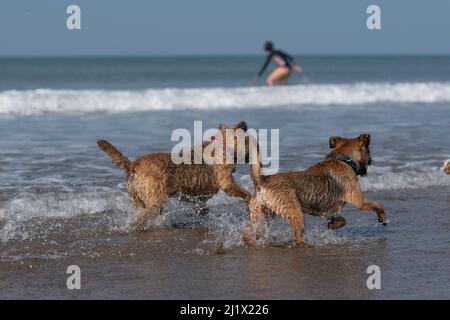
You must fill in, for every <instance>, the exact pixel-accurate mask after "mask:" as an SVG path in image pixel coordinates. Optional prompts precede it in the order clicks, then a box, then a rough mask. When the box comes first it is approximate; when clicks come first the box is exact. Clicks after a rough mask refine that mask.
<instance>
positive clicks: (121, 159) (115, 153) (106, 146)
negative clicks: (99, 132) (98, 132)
mask: <svg viewBox="0 0 450 320" xmlns="http://www.w3.org/2000/svg"><path fill="white" fill-rule="evenodd" d="M97 144H98V146H99V147H100V149H102V150H103V151H105V152H106V153H107V154H108V156H110V157H111V159H112V162H113V163H114V164H115V165H116V166H118V167H119V168H120V169H122V170H123V171H125V172H127V173H128V172H130V171H131V169H132V162H131V161H130V160H129V159H128V158H127V157H125V156H124V155H123V154H122V153H121V152H120V151H119V150H117V149H116V148H115V147H114V146H113V145H112V144H111V143H109V142H108V141H106V140H98V141H97Z"/></svg>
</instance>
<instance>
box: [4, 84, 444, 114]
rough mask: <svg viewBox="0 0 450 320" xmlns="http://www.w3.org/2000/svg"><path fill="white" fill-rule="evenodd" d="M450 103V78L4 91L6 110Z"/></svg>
mask: <svg viewBox="0 0 450 320" xmlns="http://www.w3.org/2000/svg"><path fill="white" fill-rule="evenodd" d="M444 102H450V83H449V82H423V83H355V84H306V85H294V86H288V87H277V88H266V87H241V88H190V89H179V88H168V89H148V90H134V91H130V90H51V89H37V90H24V91H16V90H10V91H3V92H0V114H4V115H35V114H44V113H69V114H70V113H86V112H126V111H149V110H179V109H222V108H227V109H228V108H244V107H255V108H265V107H272V106H301V105H362V104H374V103H444Z"/></svg>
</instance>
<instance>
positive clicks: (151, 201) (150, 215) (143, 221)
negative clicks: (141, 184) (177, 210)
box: [132, 192, 167, 231]
mask: <svg viewBox="0 0 450 320" xmlns="http://www.w3.org/2000/svg"><path fill="white" fill-rule="evenodd" d="M166 200H167V196H166V194H165V192H160V193H158V194H147V195H146V196H145V198H144V203H145V208H144V209H143V210H141V211H140V212H139V213H138V215H137V216H136V220H135V222H134V223H133V225H132V227H133V229H135V230H136V231H144V229H145V227H146V225H147V222H148V221H149V220H152V219H154V218H156V217H157V216H158V215H160V214H161V213H162V211H163V209H164V203H165V202H166Z"/></svg>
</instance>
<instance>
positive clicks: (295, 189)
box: [244, 134, 387, 244]
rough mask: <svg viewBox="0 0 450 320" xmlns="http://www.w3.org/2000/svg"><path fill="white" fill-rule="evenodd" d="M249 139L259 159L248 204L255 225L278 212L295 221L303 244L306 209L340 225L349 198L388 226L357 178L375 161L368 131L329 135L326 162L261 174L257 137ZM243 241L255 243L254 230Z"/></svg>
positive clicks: (295, 234)
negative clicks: (355, 135)
mask: <svg viewBox="0 0 450 320" xmlns="http://www.w3.org/2000/svg"><path fill="white" fill-rule="evenodd" d="M251 141H252V145H251V146H250V152H251V154H250V155H251V158H253V159H256V158H257V161H256V164H252V165H251V173H252V179H253V183H254V185H255V192H254V194H253V197H252V199H251V200H250V202H249V209H250V221H251V224H252V225H253V226H257V225H258V224H259V223H261V222H263V221H264V218H265V217H266V215H267V214H268V213H272V214H279V215H280V216H281V217H283V218H284V219H286V220H287V221H288V222H289V224H290V225H291V227H292V231H293V238H294V242H295V243H296V244H301V243H302V236H303V229H304V224H305V222H304V214H310V215H314V216H321V217H326V218H328V219H329V220H330V222H329V224H328V227H329V228H331V229H338V228H341V227H343V226H344V225H345V223H346V221H345V219H344V218H343V217H342V216H340V215H339V212H340V209H341V207H343V206H344V205H345V204H346V203H350V204H352V205H353V206H354V207H356V208H357V209H360V210H366V211H373V212H375V213H376V214H377V216H378V221H380V222H382V223H383V225H387V218H386V215H385V213H384V209H383V207H382V206H381V204H379V203H378V202H374V201H370V200H368V199H367V198H365V197H364V194H363V192H362V191H361V187H360V185H359V182H358V175H361V176H363V175H365V174H366V173H367V166H368V165H370V164H371V161H372V160H371V157H370V151H369V144H370V135H368V134H361V135H360V136H359V137H358V138H355V139H345V138H340V137H331V138H330V141H329V142H330V148H331V149H333V150H332V151H331V153H330V154H329V155H327V156H326V158H325V160H323V161H322V162H319V163H318V164H316V165H315V166H313V167H311V168H309V169H307V170H305V171H300V172H285V173H278V174H275V175H272V176H262V175H261V165H260V163H261V162H260V154H259V150H258V148H257V147H254V146H255V144H256V143H255V142H254V140H251ZM255 153H256V154H255ZM244 240H245V242H246V243H248V244H251V243H253V242H254V239H253V236H252V235H251V232H246V233H245V236H244Z"/></svg>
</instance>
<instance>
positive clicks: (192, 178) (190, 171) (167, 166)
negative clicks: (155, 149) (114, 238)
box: [97, 121, 251, 231]
mask: <svg viewBox="0 0 450 320" xmlns="http://www.w3.org/2000/svg"><path fill="white" fill-rule="evenodd" d="M243 131H244V132H245V131H247V125H246V123H245V122H243V121H242V122H240V123H239V124H237V125H235V126H233V127H226V126H224V125H221V126H220V128H219V133H220V134H218V135H216V136H214V137H212V139H211V141H209V142H205V143H203V145H202V148H201V151H203V150H205V148H206V147H207V146H208V145H209V144H210V143H212V141H214V143H220V144H222V147H223V150H224V151H223V152H224V155H223V156H224V158H223V159H225V156H226V155H225V153H226V152H230V148H229V147H230V145H229V144H234V145H233V146H232V148H231V150H232V152H234V157H235V158H236V157H237V156H238V154H237V153H238V151H239V150H240V151H242V147H240V148H238V139H237V133H238V132H239V133H242V132H243ZM230 133H231V134H233V137H231V138H230V136H227V135H229V134H230ZM218 136H220V141H219V139H216V137H218ZM97 144H98V146H99V147H100V149H102V150H103V151H105V152H106V153H107V154H108V155H109V156H110V157H111V158H112V161H113V163H114V164H115V165H117V166H118V167H119V168H121V169H122V170H123V171H125V173H126V174H127V175H126V189H127V192H128V196H129V199H130V201H131V202H132V204H133V205H134V207H136V208H138V209H140V212H139V213H138V214H137V217H136V220H135V222H134V224H133V227H134V228H135V229H136V230H139V231H142V230H144V228H145V226H146V224H147V222H148V221H149V220H150V219H152V218H154V217H156V216H157V215H158V214H160V213H161V212H162V210H163V208H164V204H165V202H166V201H167V199H168V198H169V197H171V196H175V195H182V196H187V198H185V200H186V199H189V197H193V198H195V200H196V201H200V202H201V207H205V202H206V201H207V200H208V199H209V198H211V197H212V196H213V195H215V194H216V193H217V192H218V191H219V190H223V191H224V192H225V193H227V194H228V195H230V196H235V197H241V198H243V199H245V200H246V201H248V200H249V199H250V198H251V194H250V193H249V192H248V191H246V190H244V189H242V188H241V187H240V186H239V185H238V184H236V182H235V181H234V178H233V172H234V171H235V170H236V162H235V161H232V162H233V163H231V164H228V163H227V162H226V161H220V162H219V161H217V162H214V163H213V164H206V163H205V162H204V161H203V162H202V164H189V163H187V164H186V163H181V164H175V163H174V162H173V161H172V157H171V153H153V154H148V155H145V156H142V157H140V158H138V159H136V160H134V161H130V160H129V159H128V158H127V157H125V156H124V155H122V153H120V151H118V150H117V149H116V148H115V147H114V146H113V145H112V144H110V143H109V142H108V141H105V140H99V141H97ZM247 147H248V145H247ZM247 147H246V148H245V151H244V152H245V157H246V158H248V148H247ZM194 148H195V147H194ZM194 148H193V149H192V151H191V152H192V154H191V155H190V156H191V159H193V157H194V155H193V152H194ZM238 149H239V150H238ZM212 154H214V151H213V152H212ZM233 160H234V159H233ZM203 212H205V211H203Z"/></svg>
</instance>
